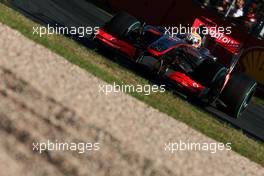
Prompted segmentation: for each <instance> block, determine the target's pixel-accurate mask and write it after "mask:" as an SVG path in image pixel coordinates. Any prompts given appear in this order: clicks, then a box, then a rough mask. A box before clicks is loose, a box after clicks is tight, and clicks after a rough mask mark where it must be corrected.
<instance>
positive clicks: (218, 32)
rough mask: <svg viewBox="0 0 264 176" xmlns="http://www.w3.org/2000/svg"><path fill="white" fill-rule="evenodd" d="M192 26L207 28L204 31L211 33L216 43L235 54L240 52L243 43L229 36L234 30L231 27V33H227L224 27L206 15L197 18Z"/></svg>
mask: <svg viewBox="0 0 264 176" xmlns="http://www.w3.org/2000/svg"><path fill="white" fill-rule="evenodd" d="M192 27H193V29H199V27H203V28H204V29H207V31H203V32H205V33H207V34H208V35H210V36H211V37H210V38H212V39H213V40H214V42H215V43H216V44H218V45H220V46H222V47H223V48H225V49H226V50H227V51H229V52H231V53H232V54H233V55H236V54H238V53H239V51H240V48H241V43H240V42H239V41H237V40H235V39H233V38H232V37H230V36H229V34H230V33H231V32H232V31H231V27H229V33H225V30H223V27H221V26H220V27H219V26H218V25H217V24H216V23H214V22H213V21H211V20H210V19H208V18H206V17H200V18H196V19H195V21H194V23H193V25H192ZM223 31H224V32H223Z"/></svg>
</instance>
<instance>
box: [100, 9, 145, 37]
mask: <svg viewBox="0 0 264 176" xmlns="http://www.w3.org/2000/svg"><path fill="white" fill-rule="evenodd" d="M140 27H141V23H140V22H139V21H138V20H137V19H136V18H135V17H133V16H131V15H129V14H128V13H126V12H120V13H118V14H116V15H115V16H114V17H113V18H112V19H111V20H110V21H109V22H107V23H106V24H105V25H104V26H103V29H104V30H105V31H106V32H107V33H109V34H111V35H113V36H115V37H117V38H120V37H125V36H127V35H128V34H129V33H130V32H131V31H134V30H136V29H139V28H140Z"/></svg>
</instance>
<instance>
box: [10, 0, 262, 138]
mask: <svg viewBox="0 0 264 176" xmlns="http://www.w3.org/2000/svg"><path fill="white" fill-rule="evenodd" d="M11 4H12V6H13V7H14V8H15V9H17V10H19V11H20V12H23V13H24V14H25V15H26V16H28V17H30V18H32V19H33V20H35V21H37V22H39V23H42V24H60V25H63V26H69V27H70V26H76V27H77V26H91V27H94V26H101V25H102V24H104V22H106V21H107V20H109V19H110V17H111V16H110V15H109V14H107V13H106V12H104V11H103V10H101V9H99V8H98V7H96V6H95V5H93V4H92V3H90V2H88V1H85V0H68V1H62V0H23V1H21V0H12V1H11ZM207 110H208V111H209V112H211V113H212V114H214V115H215V116H216V117H217V118H218V119H219V120H221V121H225V122H229V123H231V124H232V125H234V126H235V127H237V128H240V129H242V130H243V131H245V132H246V133H247V134H250V136H252V137H254V138H257V139H259V140H261V141H264V130H263V127H264V107H263V106H260V105H256V104H250V106H249V108H248V109H247V110H246V112H245V113H244V114H243V116H242V117H241V118H240V119H232V118H231V117H229V116H227V115H225V114H223V113H222V112H219V111H217V110H215V109H214V108H212V107H209V108H207ZM201 118H202V117H201Z"/></svg>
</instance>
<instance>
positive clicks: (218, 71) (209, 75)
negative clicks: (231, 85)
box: [191, 59, 227, 88]
mask: <svg viewBox="0 0 264 176" xmlns="http://www.w3.org/2000/svg"><path fill="white" fill-rule="evenodd" d="M226 72H227V68H226V67H224V66H222V65H221V64H219V63H217V62H215V61H213V60H209V59H206V60H204V61H203V62H202V63H201V64H200V65H199V66H198V67H197V68H195V70H194V71H193V73H192V74H191V77H192V78H193V79H194V80H195V81H197V82H199V83H200V84H202V85H204V86H206V87H209V88H211V87H212V86H214V85H215V84H217V83H219V81H220V80H222V79H225V76H226Z"/></svg>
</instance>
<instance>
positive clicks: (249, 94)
mask: <svg viewBox="0 0 264 176" xmlns="http://www.w3.org/2000/svg"><path fill="white" fill-rule="evenodd" d="M256 87H257V84H256V83H255V84H254V85H253V86H252V87H251V88H250V89H249V91H248V92H247V94H246V96H245V98H244V99H243V101H242V103H241V105H240V107H239V109H238V112H237V115H236V117H237V118H238V117H240V116H241V115H242V114H243V112H244V111H245V110H246V108H247V107H248V105H249V102H250V100H251V98H252V97H253V95H254V92H255V89H256Z"/></svg>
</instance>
